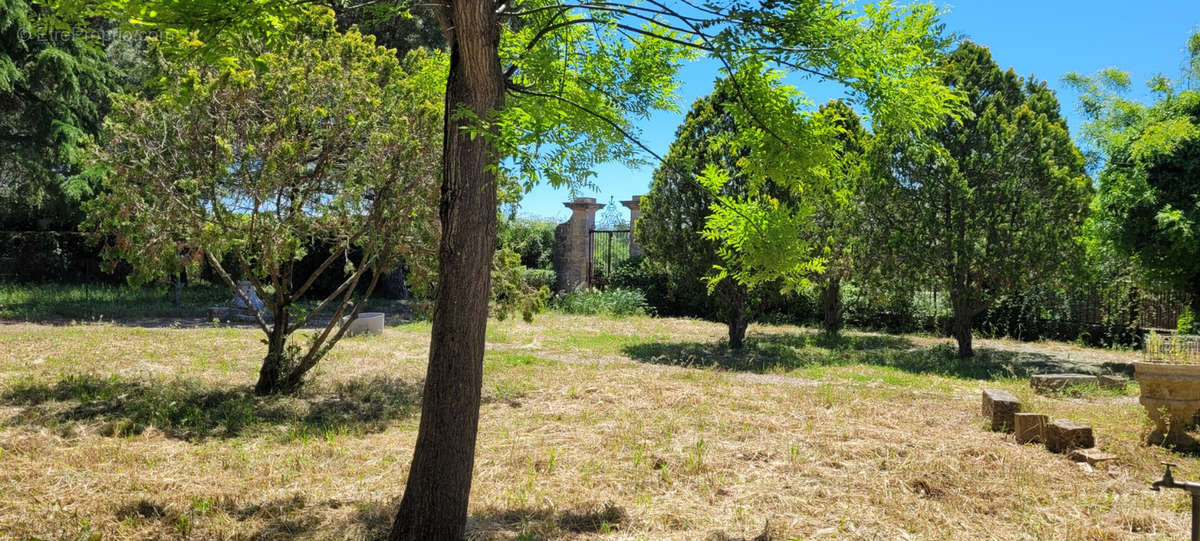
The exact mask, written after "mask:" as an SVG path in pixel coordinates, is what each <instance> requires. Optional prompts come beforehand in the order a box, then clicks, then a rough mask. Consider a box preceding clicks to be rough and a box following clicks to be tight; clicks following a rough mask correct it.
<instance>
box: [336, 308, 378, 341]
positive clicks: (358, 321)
mask: <svg viewBox="0 0 1200 541" xmlns="http://www.w3.org/2000/svg"><path fill="white" fill-rule="evenodd" d="M347 324H349V325H350V328H349V329H346V336H356V335H359V334H380V333H382V332H383V312H363V313H361V314H358V317H357V318H355V319H354V321H350V316H345V317H343V318H342V325H347Z"/></svg>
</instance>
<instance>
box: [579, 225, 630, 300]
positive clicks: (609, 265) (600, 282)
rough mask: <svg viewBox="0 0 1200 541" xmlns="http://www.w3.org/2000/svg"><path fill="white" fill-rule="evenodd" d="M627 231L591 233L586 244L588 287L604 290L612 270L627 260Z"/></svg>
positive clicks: (628, 238)
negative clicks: (589, 240) (589, 239)
mask: <svg viewBox="0 0 1200 541" xmlns="http://www.w3.org/2000/svg"><path fill="white" fill-rule="evenodd" d="M630 240H631V237H630V232H629V230H628V229H614V230H596V229H593V230H592V231H591V242H589V243H588V286H589V287H595V288H604V286H605V284H607V283H608V278H609V277H610V276H612V273H613V270H614V269H616V268H617V266H618V265H620V264H621V263H622V262H624V261H625V260H626V259H629V242H630Z"/></svg>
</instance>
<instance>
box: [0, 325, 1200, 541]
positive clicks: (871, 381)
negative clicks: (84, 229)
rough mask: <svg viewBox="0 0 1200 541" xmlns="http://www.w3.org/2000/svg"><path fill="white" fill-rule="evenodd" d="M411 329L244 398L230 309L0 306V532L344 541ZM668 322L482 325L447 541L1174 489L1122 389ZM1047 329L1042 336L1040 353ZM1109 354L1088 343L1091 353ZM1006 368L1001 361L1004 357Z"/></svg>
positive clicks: (1037, 517)
mask: <svg viewBox="0 0 1200 541" xmlns="http://www.w3.org/2000/svg"><path fill="white" fill-rule="evenodd" d="M428 332H429V327H428V324H425V323H414V324H408V325H401V326H397V327H392V328H389V329H388V330H387V331H385V333H384V335H383V336H379V337H357V338H353V339H348V340H346V341H344V342H343V343H342V344H340V345H339V346H338V347H337V348H336V349H335V350H334V352H333V353H332V354H331V357H330V358H328V359H326V360H324V361H322V363H321V364H320V365H319V368H318V370H319V372H318V373H317V374H315V376H314V378H313V382H312V384H311V385H310V386H309V387H308V388H306V390H305V391H304V393H303V394H302V395H301V396H299V397H294V398H273V399H259V398H255V397H253V396H251V395H250V394H249V393H248V390H249V387H250V386H251V385H252V384H253V381H254V377H255V375H256V370H257V367H258V363H259V360H260V357H261V354H262V351H263V346H262V345H261V344H260V343H259V338H260V337H259V335H258V334H257V333H256V331H254V330H252V329H246V328H207V327H206V328H170V327H167V328H155V329H144V328H137V327H126V326H120V325H107V324H106V325H99V324H87V325H64V326H50V325H38V324H29V323H12V324H0V538H4V537H8V538H16V539H25V538H33V537H36V538H42V539H158V538H177V537H178V538H185V537H186V538H188V539H250V538H252V539H292V538H310V539H363V538H375V537H378V536H379V535H381V534H382V533H384V532H386V528H387V526H388V522H389V520H390V515H391V513H392V512H393V509H394V506H395V505H396V503H397V502H398V495H399V494H400V492H401V491H402V490H403V487H404V479H405V475H406V471H407V468H408V464H409V459H410V457H411V451H412V446H413V442H414V440H415V436H416V427H417V422H418V418H417V416H418V415H419V412H418V411H417V410H418V405H419V403H420V401H419V393H420V388H421V378H422V377H423V373H424V361H425V356H426V341H427V336H428ZM723 334H724V328H723V327H721V326H719V325H714V324H710V323H703V322H696V321H691V320H681V319H649V318H626V319H607V318H597V317H582V316H564V315H556V314H549V315H544V316H541V317H539V318H538V319H537V320H536V321H535V322H534V323H532V324H527V323H523V322H519V321H507V322H493V323H492V324H491V325H490V327H489V331H488V346H489V347H488V355H487V360H486V367H485V381H484V402H485V404H484V406H483V411H482V414H481V422H480V434H479V447H478V453H477V459H476V467H475V482H474V485H473V489H472V490H473V492H472V495H471V502H472V503H471V509H470V513H471V519H470V525H469V536H470V538H471V539H526V540H531V539H650V540H657V539H706V538H708V539H726V538H733V539H739V538H747V539H749V538H755V537H756V536H760V535H764V534H765V537H762V538H764V539H766V538H769V539H818V538H830V539H1031V538H1036V539H1072V540H1074V539H1159V538H1179V537H1182V536H1184V535H1185V534H1186V528H1187V526H1188V515H1187V511H1188V500H1187V496H1186V494H1185V493H1183V492H1181V491H1169V492H1168V491H1164V492H1161V493H1158V492H1151V491H1150V490H1148V486H1149V483H1150V481H1152V480H1153V479H1156V478H1157V477H1158V475H1159V474H1160V466H1159V465H1158V463H1159V461H1161V460H1171V461H1175V462H1179V463H1180V469H1179V470H1180V471H1179V474H1177V478H1180V479H1189V480H1190V479H1196V478H1198V477H1200V460H1197V459H1196V458H1193V457H1189V456H1180V455H1175V454H1173V453H1170V452H1168V451H1166V450H1163V449H1161V448H1158V447H1153V446H1147V445H1144V444H1143V443H1142V438H1143V437H1144V435H1145V434H1146V432H1147V431H1148V420H1147V418H1146V415H1145V414H1144V413H1143V411H1142V409H1141V407H1140V406H1139V405H1138V403H1137V399H1136V396H1137V391H1136V387H1134V388H1133V389H1131V390H1130V391H1129V392H1128V393H1127V394H1124V395H1122V394H1115V393H1098V392H1093V393H1085V394H1084V395H1083V396H1082V397H1068V396H1063V397H1042V396H1036V395H1033V394H1032V393H1031V392H1030V391H1029V390H1028V384H1027V382H1026V381H1025V380H1022V379H1019V378H1017V377H1014V375H1020V373H1021V370H1022V368H1021V366H1024V365H1023V364H1022V363H1029V362H1033V363H1035V364H1036V363H1041V362H1052V361H1053V360H1054V359H1055V357H1054V355H1056V354H1058V355H1059V356H1062V355H1064V353H1063V352H1066V353H1065V355H1066V356H1068V357H1070V356H1074V357H1073V358H1075V359H1076V360H1080V359H1082V360H1087V358H1088V355H1089V353H1088V351H1086V350H1081V349H1078V348H1072V347H1070V346H1066V345H1034V346H1028V345H1015V346H1013V347H1012V348H1010V349H1013V350H1014V351H1015V352H1012V351H1003V349H1004V348H1005V346H1004V344H1005V343H1006V342H999V341H998V342H987V343H984V344H982V345H981V346H982V349H983V356H982V358H981V359H980V360H977V361H973V362H971V363H965V364H964V363H957V362H954V361H953V360H952V356H951V355H950V349H949V348H948V346H946V345H945V343H946V341H944V340H933V339H928V338H903V337H886V336H877V335H856V336H851V337H850V338H849V339H847V340H845V341H843V342H840V343H836V344H831V343H828V342H825V341H822V340H820V339H819V338H818V337H817V336H816V335H815V333H813V332H812V331H810V330H805V329H800V328H796V327H764V326H756V327H752V329H751V334H752V336H753V337H754V339H753V340H752V341H751V343H750V345H749V348H750V349H749V351H748V352H747V353H745V354H741V355H730V354H727V353H725V352H723V350H722V349H721V347H720V346H719V344H718V341H719V340H720V338H721V337H722V336H723ZM1042 346H1044V348H1045V349H1046V351H1049V352H1050V353H1049V354H1044V353H1039V351H1038V349H1037V348H1038V347H1042ZM1122 355H1124V356H1129V354H1120V353H1113V352H1102V353H1099V354H1097V358H1098V359H1099V360H1102V361H1110V360H1113V359H1118V358H1120V357H1121V356H1122ZM1010 366H1012V367H1014V368H1009V367H1010ZM986 387H995V388H1003V389H1008V390H1010V391H1013V392H1014V393H1015V394H1017V395H1018V396H1019V397H1021V398H1022V399H1023V401H1024V402H1025V404H1026V405H1027V407H1026V409H1027V410H1036V411H1042V412H1046V413H1049V414H1050V415H1051V416H1052V417H1069V418H1071V419H1075V420H1077V421H1080V422H1085V423H1089V424H1092V425H1093V426H1094V427H1095V430H1096V434H1097V440H1098V444H1099V446H1100V447H1101V448H1102V449H1104V450H1106V451H1109V452H1112V453H1114V454H1116V455H1117V456H1118V457H1119V459H1118V462H1117V464H1115V465H1113V466H1111V467H1108V466H1106V467H1101V468H1098V469H1096V470H1094V471H1093V470H1087V469H1084V468H1081V467H1080V466H1078V465H1076V464H1074V463H1072V462H1070V461H1068V460H1066V459H1065V458H1063V457H1062V456H1059V455H1052V454H1050V453H1048V452H1047V451H1046V450H1045V449H1044V448H1042V447H1039V446H1024V445H1018V444H1016V443H1015V442H1014V441H1013V440H1012V438H1011V436H1006V435H1002V434H997V433H992V432H988V431H986V430H984V423H983V420H982V419H981V418H980V417H979V411H978V410H979V394H980V391H981V389H983V388H986Z"/></svg>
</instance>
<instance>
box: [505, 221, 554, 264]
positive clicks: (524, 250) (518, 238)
mask: <svg viewBox="0 0 1200 541" xmlns="http://www.w3.org/2000/svg"><path fill="white" fill-rule="evenodd" d="M554 228H555V224H554V223H553V222H549V221H545V220H531V219H527V218H517V219H512V220H501V221H500V223H498V224H497V227H496V236H497V238H498V240H499V242H498V244H497V248H500V249H509V250H512V251H514V252H516V253H517V255H519V256H520V257H521V264H522V265H524V266H526V267H528V268H530V269H549V268H552V267H553V255H554Z"/></svg>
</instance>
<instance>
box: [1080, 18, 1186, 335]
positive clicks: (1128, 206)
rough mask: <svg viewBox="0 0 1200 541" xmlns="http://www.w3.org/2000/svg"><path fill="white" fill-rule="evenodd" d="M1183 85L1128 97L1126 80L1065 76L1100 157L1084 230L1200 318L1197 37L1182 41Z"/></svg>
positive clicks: (1157, 82)
mask: <svg viewBox="0 0 1200 541" xmlns="http://www.w3.org/2000/svg"><path fill="white" fill-rule="evenodd" d="M1187 51H1188V55H1189V58H1188V64H1187V65H1188V72H1189V73H1187V74H1186V77H1185V81H1184V82H1182V83H1180V82H1174V81H1171V80H1169V79H1167V78H1166V77H1164V76H1161V75H1159V76H1157V77H1155V78H1154V79H1152V80H1151V81H1150V82H1149V86H1150V88H1151V90H1152V91H1153V92H1154V93H1155V95H1156V98H1157V101H1155V102H1154V103H1152V104H1150V105H1145V104H1142V103H1138V102H1136V101H1134V100H1133V99H1131V98H1130V97H1128V95H1127V94H1128V93H1129V92H1130V90H1131V88H1132V85H1131V84H1130V78H1129V74H1128V73H1125V72H1122V71H1120V70H1117V69H1115V68H1114V69H1109V70H1105V71H1103V72H1101V73H1100V74H1098V75H1096V76H1094V77H1084V76H1081V75H1078V74H1070V75H1068V76H1067V81H1068V82H1069V83H1070V84H1071V85H1072V86H1074V87H1075V88H1076V89H1078V90H1080V91H1081V94H1082V95H1081V97H1080V102H1081V104H1082V106H1081V108H1082V110H1083V112H1084V113H1085V114H1086V115H1087V116H1088V117H1089V118H1090V121H1089V122H1088V123H1087V125H1086V126H1085V129H1084V135H1085V137H1086V139H1087V140H1088V141H1089V142H1091V143H1092V144H1093V145H1095V151H1096V153H1097V156H1096V157H1097V158H1100V159H1103V160H1104V162H1103V168H1102V169H1101V170H1100V173H1099V175H1098V180H1099V190H1098V194H1097V197H1096V201H1095V203H1094V210H1095V212H1093V214H1092V217H1091V218H1090V220H1089V223H1088V228H1089V232H1090V233H1091V234H1092V237H1093V238H1094V239H1095V240H1096V242H1097V243H1100V244H1103V245H1105V246H1107V247H1110V248H1111V249H1114V250H1115V251H1116V252H1118V253H1120V254H1122V255H1124V256H1125V257H1126V258H1127V262H1131V263H1133V265H1134V266H1135V267H1136V268H1137V269H1138V270H1139V271H1140V272H1141V273H1142V274H1143V275H1144V276H1145V278H1147V279H1148V281H1152V282H1154V283H1155V284H1156V285H1162V286H1165V287H1164V288H1169V289H1173V290H1175V291H1179V292H1183V293H1186V294H1189V295H1190V296H1191V310H1192V312H1193V313H1195V312H1200V242H1198V241H1197V239H1198V238H1200V88H1198V87H1194V86H1193V87H1191V88H1189V87H1188V86H1187V84H1188V83H1189V82H1190V83H1192V84H1195V81H1197V80H1200V31H1197V32H1196V33H1194V34H1193V35H1192V36H1191V38H1190V39H1189V40H1188V43H1187Z"/></svg>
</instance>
